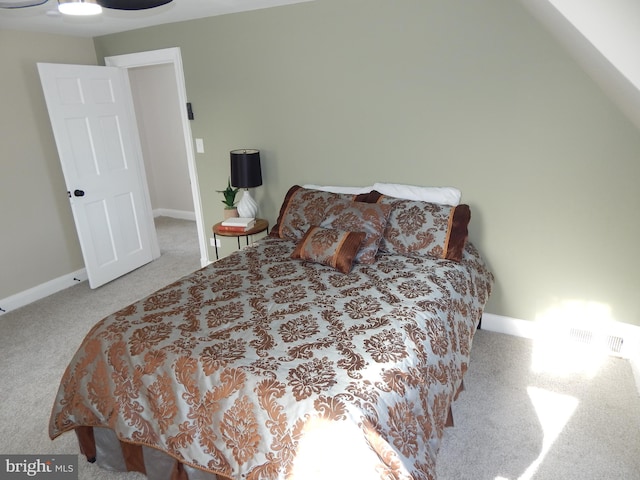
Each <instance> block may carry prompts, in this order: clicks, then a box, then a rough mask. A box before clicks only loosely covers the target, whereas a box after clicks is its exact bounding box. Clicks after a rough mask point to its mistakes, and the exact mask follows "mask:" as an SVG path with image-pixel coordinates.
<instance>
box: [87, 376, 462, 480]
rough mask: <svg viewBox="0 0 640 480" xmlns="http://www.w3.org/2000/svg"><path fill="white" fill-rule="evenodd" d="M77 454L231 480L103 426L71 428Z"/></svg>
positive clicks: (190, 477) (182, 476)
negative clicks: (76, 442)
mask: <svg viewBox="0 0 640 480" xmlns="http://www.w3.org/2000/svg"><path fill="white" fill-rule="evenodd" d="M463 390H464V382H463V383H461V384H460V388H459V389H458V391H457V392H456V395H455V397H454V401H455V400H456V399H457V398H458V395H459V394H460V392H462V391H463ZM445 426H446V427H452V426H453V411H452V409H451V406H450V407H449V414H448V415H447V422H446V424H445ZM75 432H76V436H77V437H78V443H79V445H80V452H81V453H82V455H84V456H85V457H86V458H87V461H89V462H91V463H94V462H95V463H96V464H97V465H98V466H100V467H101V468H104V469H105V470H111V471H116V472H139V473H142V474H144V475H146V476H147V478H148V479H149V480H231V479H229V478H228V477H225V476H222V475H216V474H215V473H211V472H206V471H204V470H200V469H198V468H194V467H191V466H189V465H185V464H183V463H182V462H180V461H178V460H176V459H175V458H173V457H171V456H170V455H168V454H166V453H165V452H162V451H160V450H157V449H155V448H152V447H147V446H145V445H136V444H134V443H130V442H124V441H122V440H120V439H118V437H117V436H116V434H115V432H114V431H113V430H110V429H108V428H103V427H78V428H76V429H75Z"/></svg>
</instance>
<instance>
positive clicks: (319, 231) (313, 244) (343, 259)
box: [291, 226, 366, 273]
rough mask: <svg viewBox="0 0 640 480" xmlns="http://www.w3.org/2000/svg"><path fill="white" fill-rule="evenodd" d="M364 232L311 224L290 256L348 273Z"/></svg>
mask: <svg viewBox="0 0 640 480" xmlns="http://www.w3.org/2000/svg"><path fill="white" fill-rule="evenodd" d="M365 236H366V234H365V233H364V232H343V231H339V230H333V229H328V228H321V227H318V226H312V227H311V228H309V230H307V233H305V235H304V236H303V237H302V240H300V242H298V244H297V245H296V248H295V250H294V251H293V253H292V254H291V258H297V259H301V260H307V261H310V262H315V263H321V264H322V265H327V266H329V267H332V268H335V269H336V270H338V271H339V272H342V273H349V272H350V271H351V266H352V264H353V260H354V259H355V258H356V255H357V253H358V250H359V249H360V245H361V244H362V241H363V240H364V238H365Z"/></svg>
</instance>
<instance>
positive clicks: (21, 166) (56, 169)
mask: <svg viewBox="0 0 640 480" xmlns="http://www.w3.org/2000/svg"><path fill="white" fill-rule="evenodd" d="M37 62H49V63H75V64H86V65H96V64H97V61H96V54H95V49H94V46H93V41H92V40H91V39H87V38H73V37H66V36H61V35H48V34H37V33H26V32H14V31H9V30H2V31H0V63H1V64H2V79H1V80H0V85H1V86H2V88H0V105H1V106H2V108H1V109H0V122H1V123H0V145H1V147H2V148H1V150H0V220H1V224H0V229H1V230H2V233H1V239H2V240H1V243H0V245H1V247H2V248H0V271H1V272H2V274H1V275H0V299H3V298H6V297H9V296H11V295H14V294H16V293H19V292H22V291H24V290H27V289H29V288H32V287H35V286H37V285H40V284H42V283H45V282H47V281H50V280H52V279H55V278H57V277H60V276H63V275H66V274H69V273H71V272H74V271H76V270H79V269H81V268H83V265H84V262H83V261H82V254H81V252H80V246H79V244H78V237H77V235H76V230H75V227H74V223H73V218H72V215H71V207H70V206H69V200H68V198H67V194H66V191H67V189H66V187H65V183H64V179H63V177H62V170H61V168H60V163H59V160H58V153H57V150H56V145H55V142H54V139H53V133H52V131H51V126H50V123H49V117H48V114H47V108H46V105H45V101H44V96H43V94H42V88H41V86H40V77H39V76H38V70H37V67H36V63H37Z"/></svg>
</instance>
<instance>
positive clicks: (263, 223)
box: [212, 218, 269, 260]
mask: <svg viewBox="0 0 640 480" xmlns="http://www.w3.org/2000/svg"><path fill="white" fill-rule="evenodd" d="M221 225H222V222H218V223H216V224H215V225H214V226H213V227H212V230H213V243H214V244H215V248H216V260H218V238H217V237H218V235H220V236H221V237H236V238H237V239H238V250H239V249H240V238H241V237H245V239H246V241H247V245H249V237H250V236H251V235H255V234H256V233H262V232H264V231H266V232H267V233H269V222H268V221H267V220H265V219H264V218H256V224H255V225H254V226H253V227H252V228H250V229H249V230H244V231H242V232H233V231H229V230H223V229H222V228H221Z"/></svg>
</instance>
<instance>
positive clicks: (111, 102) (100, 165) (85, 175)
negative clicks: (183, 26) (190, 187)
mask: <svg viewBox="0 0 640 480" xmlns="http://www.w3.org/2000/svg"><path fill="white" fill-rule="evenodd" d="M38 70H39V72H40V78H41V82H42V87H43V91H44V94H45V99H46V102H47V108H48V110H49V117H50V119H51V126H52V129H53V133H54V137H55V140H56V145H57V147H58V155H59V157H60V163H61V165H62V170H63V173H64V177H65V182H66V184H67V190H68V191H69V192H75V191H76V190H82V191H83V192H84V194H83V195H82V196H76V195H75V194H72V195H71V196H70V202H71V209H72V212H73V217H74V220H75V224H76V230H77V232H78V238H79V240H80V245H81V248H82V254H83V257H84V261H85V267H86V269H87V276H88V278H89V284H90V285H91V287H92V288H95V287H98V286H100V285H102V284H104V283H107V282H109V281H111V280H113V279H114V278H117V277H119V276H121V275H123V274H125V273H127V272H129V271H131V270H133V269H135V268H138V267H140V266H141V265H144V264H145V263H148V262H150V261H151V260H152V259H153V252H155V251H157V250H158V249H157V240H156V237H155V229H154V228H153V214H152V212H151V208H150V202H149V198H148V191H147V187H146V180H145V178H144V170H143V163H142V158H141V154H140V152H141V149H140V146H139V139H138V137H137V133H136V132H137V130H136V126H135V122H134V121H133V118H132V116H131V112H132V111H133V108H132V104H131V97H130V94H129V92H128V90H127V89H128V84H127V82H126V81H125V80H124V76H123V75H124V74H123V72H122V71H121V70H120V69H118V68H115V67H97V66H84V65H59V64H42V63H40V64H38Z"/></svg>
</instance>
